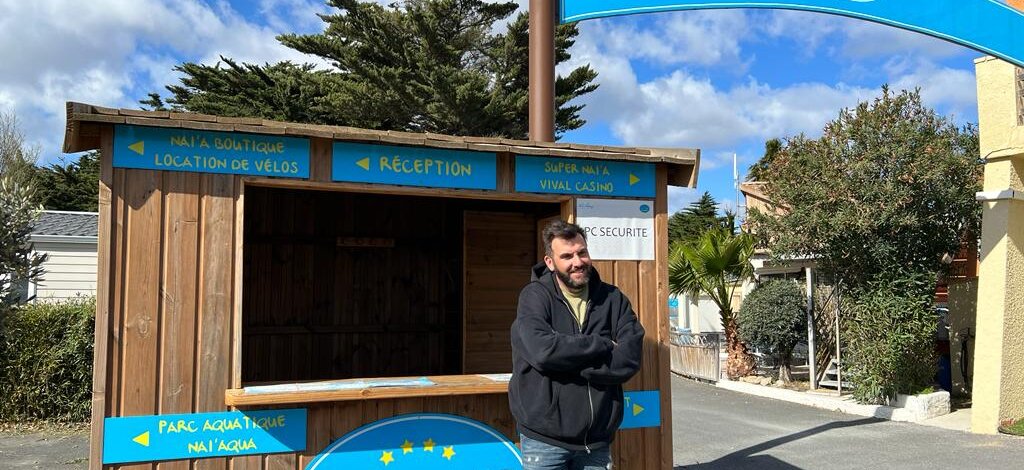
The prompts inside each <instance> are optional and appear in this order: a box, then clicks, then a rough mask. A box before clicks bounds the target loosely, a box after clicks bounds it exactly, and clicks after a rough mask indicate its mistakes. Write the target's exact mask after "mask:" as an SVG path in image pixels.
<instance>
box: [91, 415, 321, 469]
mask: <svg viewBox="0 0 1024 470" xmlns="http://www.w3.org/2000/svg"><path fill="white" fill-rule="evenodd" d="M305 449H306V410H304V409H289V410H261V411H224V412H212V413H193V414H173V415H150V416H128V417H120V418H106V419H105V420H104V425H103V463H104V464H115V463H130V462H154V461H159V460H174V459H198V458H208V457H225V456H236V455H256V454H272V453H277V452H295V451H302V450H305Z"/></svg>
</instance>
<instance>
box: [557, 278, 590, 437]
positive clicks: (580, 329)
mask: <svg viewBox="0 0 1024 470" xmlns="http://www.w3.org/2000/svg"><path fill="white" fill-rule="evenodd" d="M559 300H561V301H562V305H565V308H567V309H568V313H569V316H571V317H572V320H573V323H572V324H573V325H574V326H576V328H575V330H576V331H578V332H579V333H580V334H581V335H582V334H583V326H582V325H580V324H579V323H578V322H577V321H576V316H575V315H573V314H572V307H571V306H570V305H569V302H568V301H567V300H565V299H563V298H559ZM590 307H591V305H590V300H587V308H585V309H584V310H583V322H584V323H586V322H587V320H588V319H589V318H590ZM587 402H589V403H590V423H588V424H587V433H586V434H585V435H584V436H583V448H584V449H585V450H586V451H587V453H588V454H589V453H590V442H589V440H590V430H591V429H593V428H594V419H595V417H594V395H593V393H592V392H591V391H590V381H589V380H588V381H587Z"/></svg>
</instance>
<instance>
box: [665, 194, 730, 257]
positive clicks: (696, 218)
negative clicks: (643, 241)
mask: <svg viewBox="0 0 1024 470" xmlns="http://www.w3.org/2000/svg"><path fill="white" fill-rule="evenodd" d="M732 224H733V217H732V215H731V214H726V215H725V216H719V215H718V203H716V202H715V198H714V197H712V196H711V193H709V192H707V191H705V192H704V194H703V195H701V197H700V199H698V200H696V201H694V202H693V203H691V204H690V207H687V208H686V209H683V210H681V211H678V212H676V213H675V214H672V217H669V219H668V242H669V244H674V243H675V242H679V241H693V240H696V239H698V238H700V236H701V235H702V234H703V233H704V232H705V231H707V230H708V229H710V228H721V229H725V230H730V231H731V230H732Z"/></svg>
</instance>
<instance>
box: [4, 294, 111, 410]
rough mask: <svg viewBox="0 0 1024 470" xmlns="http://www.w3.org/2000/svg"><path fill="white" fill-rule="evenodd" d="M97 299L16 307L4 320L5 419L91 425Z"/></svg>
mask: <svg viewBox="0 0 1024 470" xmlns="http://www.w3.org/2000/svg"><path fill="white" fill-rule="evenodd" d="M95 312H96V299H95V298H93V297H79V298H75V299H70V300H65V301H61V302H53V303H51V302H37V303H31V304H25V305H21V306H18V307H15V308H14V309H13V311H11V312H8V313H7V314H6V315H4V316H3V320H2V321H0V419H2V420H3V421H34V420H48V421H58V422H83V421H88V419H89V412H90V399H91V396H90V395H91V390H90V389H91V387H92V356H93V324H94V318H95Z"/></svg>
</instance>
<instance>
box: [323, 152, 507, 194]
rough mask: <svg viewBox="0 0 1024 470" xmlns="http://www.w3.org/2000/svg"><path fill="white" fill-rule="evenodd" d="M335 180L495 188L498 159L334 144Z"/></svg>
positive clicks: (488, 155) (477, 154)
mask: <svg viewBox="0 0 1024 470" xmlns="http://www.w3.org/2000/svg"><path fill="white" fill-rule="evenodd" d="M331 174H332V179H333V180H334V181H350V182H354V183H380V184H397V185H403V186H421V187H427V188H454V189H495V188H497V184H498V156H497V155H496V154H494V153H488V152H472V151H468V150H448V149H435V148H423V147H401V146H397V145H374V144H353V143H349V142H335V143H334V158H333V166H332V169H331Z"/></svg>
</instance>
